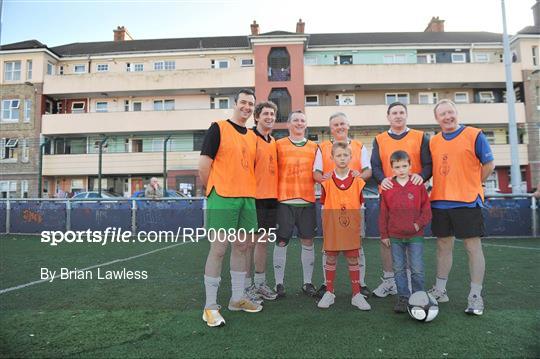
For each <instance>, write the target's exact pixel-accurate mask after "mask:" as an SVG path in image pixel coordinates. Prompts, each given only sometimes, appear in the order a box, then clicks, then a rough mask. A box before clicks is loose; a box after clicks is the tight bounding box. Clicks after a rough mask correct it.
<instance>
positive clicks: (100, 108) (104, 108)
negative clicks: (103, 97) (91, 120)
mask: <svg viewBox="0 0 540 359" xmlns="http://www.w3.org/2000/svg"><path fill="white" fill-rule="evenodd" d="M108 107H109V103H108V102H105V101H103V102H96V112H108Z"/></svg>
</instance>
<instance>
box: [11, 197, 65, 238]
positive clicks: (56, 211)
mask: <svg viewBox="0 0 540 359" xmlns="http://www.w3.org/2000/svg"><path fill="white" fill-rule="evenodd" d="M10 205H11V211H10V221H11V225H10V232H11V233H41V231H64V230H65V229H66V203H65V202H64V203H63V202H47V201H17V202H14V201H11V203H10ZM4 227H5V224H4Z"/></svg>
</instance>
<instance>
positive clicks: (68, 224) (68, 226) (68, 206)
mask: <svg viewBox="0 0 540 359" xmlns="http://www.w3.org/2000/svg"><path fill="white" fill-rule="evenodd" d="M70 230H71V200H69V199H66V232H67V231H70Z"/></svg>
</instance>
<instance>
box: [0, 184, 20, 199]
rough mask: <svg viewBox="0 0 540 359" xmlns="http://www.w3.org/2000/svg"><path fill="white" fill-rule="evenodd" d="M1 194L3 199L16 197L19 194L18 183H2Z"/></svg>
mask: <svg viewBox="0 0 540 359" xmlns="http://www.w3.org/2000/svg"><path fill="white" fill-rule="evenodd" d="M0 193H1V197H2V198H8V197H9V198H11V197H15V196H16V194H17V181H0Z"/></svg>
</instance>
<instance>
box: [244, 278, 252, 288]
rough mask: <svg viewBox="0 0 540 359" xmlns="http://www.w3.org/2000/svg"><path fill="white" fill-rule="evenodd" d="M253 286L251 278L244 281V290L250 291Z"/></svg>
mask: <svg viewBox="0 0 540 359" xmlns="http://www.w3.org/2000/svg"><path fill="white" fill-rule="evenodd" d="M252 284H253V280H252V279H251V277H246V279H244V288H246V289H248V288H249V287H251V285H252Z"/></svg>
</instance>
